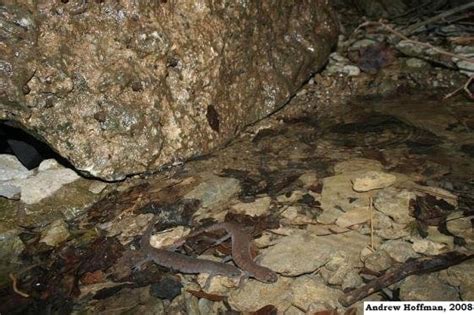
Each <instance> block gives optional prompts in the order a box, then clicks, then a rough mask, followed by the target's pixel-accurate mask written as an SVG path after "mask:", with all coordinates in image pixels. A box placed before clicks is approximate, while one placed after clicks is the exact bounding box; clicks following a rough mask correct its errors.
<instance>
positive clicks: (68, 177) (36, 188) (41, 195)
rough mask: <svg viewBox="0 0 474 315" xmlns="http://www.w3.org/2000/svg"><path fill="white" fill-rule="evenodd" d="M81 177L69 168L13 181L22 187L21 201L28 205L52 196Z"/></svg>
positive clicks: (46, 171) (42, 172)
mask: <svg viewBox="0 0 474 315" xmlns="http://www.w3.org/2000/svg"><path fill="white" fill-rule="evenodd" d="M79 178H80V177H79V175H77V174H76V172H74V171H73V170H71V169H68V168H62V167H61V168H53V169H46V170H43V171H41V172H38V173H37V174H36V175H35V176H31V177H29V178H26V179H19V180H15V181H12V182H11V183H12V184H13V185H17V186H19V187H21V201H23V202H24V203H27V204H34V203H38V202H40V201H41V200H42V199H45V198H47V197H50V196H52V195H53V194H54V193H55V192H56V191H58V190H59V189H60V188H61V187H62V186H64V185H66V184H69V183H72V182H74V181H75V180H77V179H79Z"/></svg>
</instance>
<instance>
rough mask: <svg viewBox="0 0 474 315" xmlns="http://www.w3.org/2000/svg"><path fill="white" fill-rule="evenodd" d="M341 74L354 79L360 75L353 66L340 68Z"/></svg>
mask: <svg viewBox="0 0 474 315" xmlns="http://www.w3.org/2000/svg"><path fill="white" fill-rule="evenodd" d="M341 72H342V73H345V74H347V75H348V76H350V77H356V76H358V75H359V74H360V69H359V67H357V66H354V65H345V66H344V67H342V69H341Z"/></svg>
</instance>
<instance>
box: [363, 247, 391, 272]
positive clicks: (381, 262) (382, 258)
mask: <svg viewBox="0 0 474 315" xmlns="http://www.w3.org/2000/svg"><path fill="white" fill-rule="evenodd" d="M363 261H364V265H365V268H367V269H369V270H372V271H375V272H382V271H385V270H387V269H388V268H390V267H391V266H392V264H393V261H392V259H391V258H390V256H389V255H388V254H387V252H386V251H384V250H382V249H379V250H377V251H375V252H374V253H372V254H370V255H368V256H366V257H365V258H364V260H363Z"/></svg>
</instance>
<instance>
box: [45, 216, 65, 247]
mask: <svg viewBox="0 0 474 315" xmlns="http://www.w3.org/2000/svg"><path fill="white" fill-rule="evenodd" d="M69 236H70V233H69V229H68V226H67V225H66V223H65V222H64V221H63V220H56V221H54V222H52V223H51V224H50V225H49V226H48V227H47V228H46V230H45V231H44V232H43V233H41V239H40V242H43V243H45V244H47V245H49V246H53V247H56V246H58V245H59V244H60V243H62V242H64V241H66V240H67V239H68V238H69Z"/></svg>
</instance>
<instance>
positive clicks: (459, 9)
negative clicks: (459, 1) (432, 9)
mask: <svg viewBox="0 0 474 315" xmlns="http://www.w3.org/2000/svg"><path fill="white" fill-rule="evenodd" d="M471 7H474V2H469V3H466V4H464V5H461V6H459V7H456V8H453V9H451V10H448V11H443V12H441V13H440V14H438V15H435V16H433V17H431V18H429V19H427V20H424V21H421V22H419V23H416V24H413V25H412V26H410V27H409V28H408V29H407V30H406V32H405V35H407V36H408V35H411V34H413V33H414V32H416V30H417V29H419V28H420V27H422V26H425V25H427V24H430V23H433V22H435V21H438V20H442V19H444V18H446V17H448V16H450V15H453V14H456V13H459V12H462V11H464V10H466V9H470V8H471Z"/></svg>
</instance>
